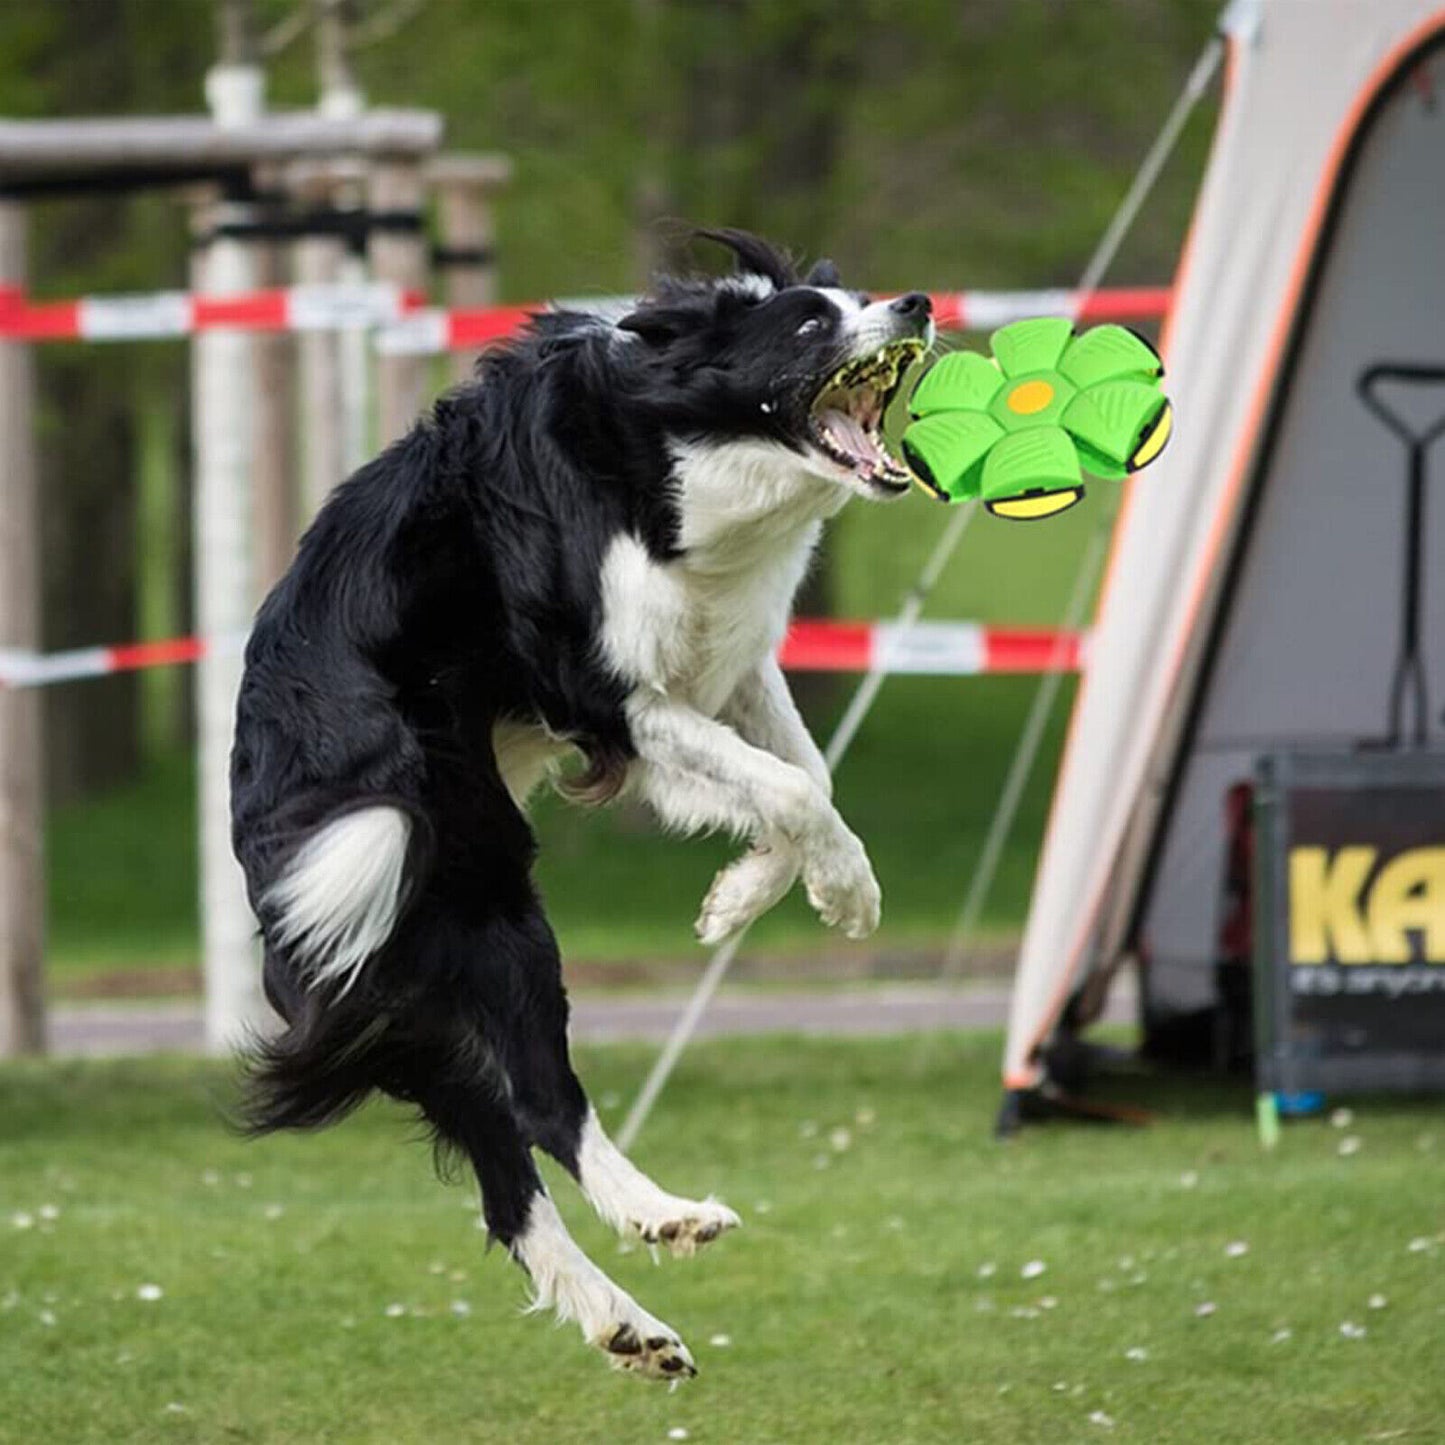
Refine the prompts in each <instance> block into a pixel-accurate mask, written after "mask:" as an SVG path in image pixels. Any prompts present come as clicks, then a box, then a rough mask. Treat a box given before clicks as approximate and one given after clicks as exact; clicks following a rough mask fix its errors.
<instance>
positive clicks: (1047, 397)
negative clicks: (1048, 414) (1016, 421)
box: [1008, 381, 1054, 416]
mask: <svg viewBox="0 0 1445 1445" xmlns="http://www.w3.org/2000/svg"><path fill="white" fill-rule="evenodd" d="M1053 399H1054V389H1053V387H1051V386H1050V385H1049V384H1048V382H1046V381H1021V382H1020V383H1019V384H1018V385H1017V386H1016V387H1014V389H1013V391H1012V392H1010V393H1009V399H1008V409H1009V410H1010V411H1011V412H1014V413H1016V414H1017V415H1018V416H1032V415H1033V414H1034V413H1035V412H1036V411H1042V410H1043V409H1044V408H1045V407H1046V406H1047V405H1048V404H1049V403H1050V402H1051V401H1052V400H1053Z"/></svg>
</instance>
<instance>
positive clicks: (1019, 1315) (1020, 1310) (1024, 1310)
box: [1009, 1305, 1039, 1320]
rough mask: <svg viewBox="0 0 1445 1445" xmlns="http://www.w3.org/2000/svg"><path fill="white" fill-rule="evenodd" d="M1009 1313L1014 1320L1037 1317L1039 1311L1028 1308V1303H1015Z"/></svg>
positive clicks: (1034, 1318)
mask: <svg viewBox="0 0 1445 1445" xmlns="http://www.w3.org/2000/svg"><path fill="white" fill-rule="evenodd" d="M1009 1314H1010V1315H1012V1316H1013V1318H1014V1319H1016V1320H1036V1319H1038V1317H1039V1311H1038V1310H1036V1309H1030V1308H1029V1306H1028V1305H1015V1306H1014V1307H1013V1308H1012V1309H1011V1310H1010V1311H1009Z"/></svg>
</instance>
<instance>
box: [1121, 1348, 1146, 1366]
mask: <svg viewBox="0 0 1445 1445" xmlns="http://www.w3.org/2000/svg"><path fill="white" fill-rule="evenodd" d="M1124 1358H1125V1359H1126V1360H1133V1362H1134V1363H1135V1364H1136V1365H1142V1364H1143V1363H1144V1361H1145V1360H1147V1359H1148V1358H1149V1351H1148V1350H1146V1349H1145V1348H1144V1346H1143V1345H1130V1346H1129V1348H1128V1349H1127V1350H1125V1351H1124Z"/></svg>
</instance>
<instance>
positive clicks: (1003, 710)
mask: <svg viewBox="0 0 1445 1445" xmlns="http://www.w3.org/2000/svg"><path fill="white" fill-rule="evenodd" d="M1098 490H1099V491H1100V492H1101V494H1102V496H1103V497H1106V496H1107V493H1104V491H1103V489H1102V488H1100V489H1098ZM1101 505H1102V498H1099V499H1091V502H1090V503H1089V504H1088V505H1086V506H1084V507H1080V508H1076V509H1075V510H1074V511H1073V512H1070V513H1067V514H1066V515H1064V516H1062V517H1060V518H1059V519H1058V520H1057V521H1053V522H1050V523H1049V525H1048V526H1047V527H1037V528H1028V527H1020V526H1017V525H1011V524H1008V523H1004V522H998V521H996V520H993V519H991V518H987V517H980V518H978V519H977V521H976V522H975V523H974V525H973V527H972V529H971V530H970V532H969V534H968V536H967V537H966V538H965V540H964V543H963V545H962V547H961V548H960V550H959V553H958V554H957V556H956V558H955V560H954V562H953V565H952V566H951V567H950V568H949V570H948V572H947V573H946V574H945V575H944V578H943V580H942V582H941V584H940V586H939V588H938V591H937V594H936V596H935V598H934V600H933V602H932V603H931V605H930V607H929V609H928V615H929V616H933V617H960V618H984V619H992V620H998V621H1008V622H1015V623H1027V624H1044V623H1051V622H1055V621H1057V619H1058V617H1059V615H1060V613H1061V612H1062V610H1063V607H1064V600H1065V596H1066V594H1067V592H1068V590H1069V587H1070V585H1071V583H1072V580H1073V575H1074V569H1075V567H1076V565H1077V559H1078V555H1079V551H1080V548H1081V547H1082V545H1083V543H1084V541H1085V540H1086V539H1087V537H1088V535H1089V533H1090V530H1091V529H1092V528H1093V527H1094V526H1096V525H1098V522H1099V512H1098V511H1097V510H1095V508H1097V507H1100V506H1101ZM947 515H948V514H947V513H946V512H945V511H944V510H943V509H942V508H940V507H935V506H933V505H931V504H928V503H926V502H925V501H923V500H922V499H921V498H919V499H916V500H910V501H908V502H905V503H903V504H902V505H900V506H897V507H867V506H861V505H860V506H857V507H854V508H850V509H849V511H848V512H847V513H846V514H845V515H844V517H843V518H842V519H841V521H840V523H839V525H838V528H837V530H836V536H835V538H834V540H833V546H834V547H835V551H836V568H835V575H836V579H837V588H838V594H837V597H836V599H835V607H836V610H837V611H838V613H839V614H840V615H842V616H848V617H884V616H889V615H891V614H892V613H893V612H895V611H896V610H897V607H898V604H899V602H900V600H901V598H902V596H903V593H904V592H905V590H906V589H907V587H908V586H909V585H910V584H911V582H912V581H913V579H914V577H915V576H916V575H917V572H918V569H919V567H920V566H921V564H922V561H923V559H924V557H925V556H926V554H927V552H928V550H929V549H930V548H931V547H932V545H933V543H934V542H935V540H936V539H937V535H938V530H939V528H940V526H941V525H942V523H943V521H944V520H945V519H946V518H947ZM854 682H855V680H854V679H851V678H840V679H837V680H836V685H835V687H834V688H833V689H832V693H831V696H830V697H827V698H825V700H824V701H823V703H822V704H821V706H819V707H817V708H815V710H814V715H813V717H812V719H811V721H812V725H813V728H814V731H815V732H816V733H817V735H818V736H819V737H820V738H826V736H827V734H828V732H829V731H830V729H831V727H832V724H833V722H834V720H835V718H836V716H837V714H838V712H840V711H841V708H842V705H843V702H844V701H845V700H846V698H847V696H848V695H849V693H850V692H851V689H852V687H853V685H854ZM80 685H82V686H83V684H80ZM1036 685H1037V679H1034V678H1027V677H1022V678H1021V677H1013V678H1009V677H1002V678H895V679H892V680H890V681H889V682H888V683H887V684H886V685H885V687H884V689H883V691H882V693H881V695H880V697H879V700H878V703H877V705H876V708H875V711H874V713H873V714H872V716H871V717H870V718H869V720H868V724H867V726H866V727H865V728H864V730H863V732H862V733H861V734H860V736H859V738H858V740H857V742H856V743H855V745H854V748H853V751H852V752H851V753H850V755H849V756H848V758H847V759H846V760H845V762H844V764H843V767H842V769H841V771H840V773H839V776H838V785H837V786H838V801H839V805H840V807H841V808H842V810H843V812H844V814H845V816H846V817H847V818H848V820H849V821H850V823H851V824H852V826H853V827H854V829H855V830H856V831H857V832H858V833H859V834H860V835H861V836H862V837H863V839H864V840H865V841H866V842H867V844H868V846H869V849H870V851H871V853H872V855H873V858H874V863H875V866H876V867H877V870H878V874H879V878H880V880H881V882H882V884H883V890H884V927H883V931H882V933H881V934H880V935H879V937H878V939H877V940H875V941H874V943H873V944H871V945H867V946H872V947H877V946H880V945H881V946H884V947H888V946H893V945H903V946H914V945H919V944H929V943H935V942H937V941H938V940H939V939H941V938H942V937H943V936H944V935H945V934H946V932H947V930H948V928H949V926H950V924H951V923H952V921H953V918H954V915H955V913H956V911H957V908H958V906H959V902H960V900H961V898H962V895H963V892H964V890H965V888H966V887H967V882H968V877H969V870H970V869H971V867H972V866H973V863H974V861H975V860H976V859H977V857H978V853H979V849H980V846H981V844H982V840H983V833H984V831H985V830H986V828H987V826H988V822H989V819H990V817H991V815H992V812H993V808H994V804H995V802H996V800H997V797H998V792H999V789H1000V787H1001V784H1002V774H1003V772H1004V770H1005V769H1006V767H1007V766H1008V761H1009V758H1010V756H1011V754H1012V749H1013V746H1014V743H1015V741H1016V739H1017V737H1018V732H1019V729H1020V727H1021V725H1022V720H1023V716H1024V713H1025V711H1026V710H1027V707H1028V705H1029V701H1030V700H1031V698H1032V696H1033V692H1034V688H1035V686H1036ZM1071 694H1072V684H1071V685H1070V686H1069V687H1068V688H1067V689H1066V691H1065V705H1061V706H1060V708H1059V709H1058V712H1057V716H1056V717H1055V720H1054V727H1053V729H1052V730H1051V733H1050V737H1049V741H1048V743H1047V745H1046V747H1045V749H1044V752H1043V756H1042V758H1041V761H1040V766H1039V768H1038V771H1037V774H1036V776H1035V779H1034V785H1033V787H1032V788H1031V789H1030V792H1029V794H1028V797H1027V800H1026V803H1025V807H1024V810H1023V815H1022V817H1021V820H1020V824H1019V827H1018V828H1017V830H1016V832H1015V834H1014V838H1013V842H1012V846H1011V847H1010V849H1009V850H1008V852H1007V853H1006V855H1005V858H1004V860H1003V866H1002V869H1001V872H1000V877H999V881H998V885H997V887H996V889H995V890H994V893H993V895H992V897H991V899H990V905H989V908H988V910H987V911H986V914H985V919H984V925H985V930H986V931H988V932H990V933H994V934H998V933H1007V932H1009V931H1011V930H1013V929H1014V928H1016V927H1017V926H1018V923H1019V920H1020V919H1021V917H1022V913H1023V909H1024V906H1025V903H1026V900H1027V896H1028V888H1029V883H1030V880H1031V878H1032V873H1033V865H1034V859H1035V854H1036V850H1037V844H1038V838H1039V834H1040V831H1041V829H1042V826H1043V818H1044V814H1045V810H1046V808H1047V803H1048V798H1049V794H1050V788H1051V783H1052V777H1053V769H1054V760H1055V758H1056V756H1057V748H1058V743H1059V739H1060V738H1061V737H1062V734H1063V727H1064V720H1065V717H1066V713H1067V708H1066V702H1067V698H1068V697H1069V696H1071ZM536 816H537V822H538V828H539V831H540V833H541V836H542V843H543V854H542V862H541V866H540V870H539V876H540V879H541V883H542V887H543V888H544V890H545V891H546V894H547V899H548V905H549V909H550V911H551V913H552V916H553V919H554V921H555V923H556V926H557V928H558V931H559V933H560V935H561V938H562V942H563V946H564V948H565V949H566V951H567V953H568V954H569V956H571V957H573V958H577V959H587V960H592V961H609V960H625V959H636V958H659V957H660V958H679V957H686V956H688V955H689V954H690V953H691V952H692V951H693V950H694V949H695V947H696V945H695V944H694V943H693V941H692V920H693V917H694V916H695V914H696V911H697V906H698V904H699V902H700V901H701V899H702V896H703V894H704V892H705V891H706V889H707V885H708V882H709V880H710V879H711V876H712V874H713V872H714V870H715V869H716V868H717V867H718V866H719V865H720V864H721V863H722V862H723V861H724V859H725V858H726V857H727V856H728V854H729V846H728V844H727V843H726V842H724V841H719V840H711V841H701V842H697V841H694V842H681V841H679V840H677V839H675V838H666V837H664V836H663V835H662V834H661V833H660V832H659V831H658V829H657V828H656V827H655V826H654V825H653V824H652V823H651V822H650V821H649V820H648V819H646V818H644V817H642V816H640V815H638V814H636V813H633V812H619V811H618V810H604V811H602V812H597V813H583V812H580V811H579V810H577V809H575V808H567V807H564V806H563V805H562V804H560V803H558V802H556V801H554V800H549V799H539V802H538V805H537V809H536ZM194 819H195V799H194V779H193V776H192V772H191V769H190V766H189V763H188V760H187V759H186V758H184V757H181V756H179V755H176V756H166V757H161V758H160V759H158V760H157V761H156V762H155V763H153V764H152V766H151V767H150V768H149V769H148V770H147V772H146V774H145V776H144V777H143V778H142V779H141V780H140V781H139V782H137V783H136V784H134V785H132V786H130V787H127V788H125V789H123V790H122V791H120V792H118V793H115V794H112V795H110V796H108V797H103V798H99V799H89V800H86V801H85V802H83V803H78V804H72V805H70V806H67V807H64V808H60V809H57V810H56V812H55V814H54V815H53V816H52V818H51V819H50V829H49V842H48V847H49V876H50V949H49V961H50V965H51V977H52V980H53V982H54V985H55V987H56V989H57V990H58V991H59V992H61V993H64V992H66V991H68V990H71V989H73V988H75V987H77V986H79V985H80V984H81V983H82V982H83V981H84V980H85V979H87V978H91V977H93V976H95V975H96V974H102V973H108V972H111V971H114V970H116V969H132V968H142V967H143V968H159V969H161V970H177V971H183V970H188V969H194V966H195V960H196V957H197V953H198V942H197V936H198V934H197V922H196V903H195V899H196V864H195V856H194V850H195V843H194V838H195V828H194ZM753 943H754V945H755V946H756V947H759V948H767V949H772V950H800V949H817V948H823V947H836V946H841V943H840V941H839V940H838V939H837V938H836V937H835V936H830V935H827V934H825V932H824V931H823V929H822V928H821V927H820V926H819V925H818V924H817V923H816V922H815V920H814V919H813V917H812V915H811V914H810V913H809V911H808V909H807V908H806V906H805V905H804V904H803V903H802V902H801V900H800V899H799V898H797V897H794V898H792V899H790V900H789V901H788V902H786V903H785V904H784V905H783V906H782V907H781V908H779V909H778V910H776V911H775V912H774V913H773V914H772V915H770V916H769V917H768V918H767V919H765V920H764V921H763V922H762V924H761V925H760V926H759V927H758V929H757V930H756V932H755V934H754V935H753Z"/></svg>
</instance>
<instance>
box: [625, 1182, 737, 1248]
mask: <svg viewBox="0 0 1445 1445" xmlns="http://www.w3.org/2000/svg"><path fill="white" fill-rule="evenodd" d="M639 1213H640V1214H641V1217H639V1218H634V1219H629V1220H628V1223H629V1225H630V1226H631V1228H632V1229H633V1230H634V1231H635V1232H636V1233H637V1236H638V1238H640V1239H641V1240H643V1241H644V1242H645V1243H647V1244H662V1245H666V1246H667V1248H668V1249H670V1250H671V1251H672V1253H673V1254H674V1255H675V1256H677V1257H679V1258H682V1257H685V1256H689V1255H694V1254H696V1253H697V1252H698V1250H699V1249H701V1248H702V1247H703V1245H705V1244H711V1243H712V1241H713V1240H715V1239H716V1238H717V1237H718V1235H720V1234H722V1233H724V1232H725V1231H727V1230H729V1229H736V1228H737V1227H738V1226H739V1225H740V1224H741V1223H742V1220H741V1219H739V1218H738V1216H737V1214H736V1212H735V1211H733V1210H731V1209H729V1208H728V1207H727V1205H726V1204H722V1203H720V1202H719V1201H718V1200H716V1199H703V1200H700V1201H694V1200H691V1199H676V1198H673V1197H672V1196H671V1195H665V1196H663V1197H662V1198H661V1199H659V1201H658V1203H657V1206H656V1207H655V1208H652V1209H648V1210H647V1211H645V1213H644V1212H641V1211H640V1212H639Z"/></svg>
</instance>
